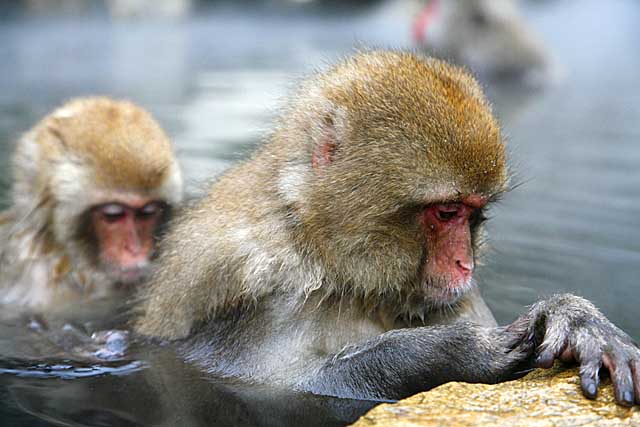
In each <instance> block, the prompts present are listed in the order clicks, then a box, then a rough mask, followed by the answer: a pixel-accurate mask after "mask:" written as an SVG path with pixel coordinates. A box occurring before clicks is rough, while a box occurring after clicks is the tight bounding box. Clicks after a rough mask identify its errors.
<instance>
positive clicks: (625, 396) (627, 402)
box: [622, 391, 633, 406]
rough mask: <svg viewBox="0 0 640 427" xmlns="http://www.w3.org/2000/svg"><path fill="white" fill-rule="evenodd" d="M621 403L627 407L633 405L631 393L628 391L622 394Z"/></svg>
mask: <svg viewBox="0 0 640 427" xmlns="http://www.w3.org/2000/svg"><path fill="white" fill-rule="evenodd" d="M622 403H624V404H625V405H629V406H631V405H633V393H631V392H630V391H625V392H624V393H622Z"/></svg>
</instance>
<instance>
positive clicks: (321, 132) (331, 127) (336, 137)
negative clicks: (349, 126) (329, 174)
mask: <svg viewBox="0 0 640 427" xmlns="http://www.w3.org/2000/svg"><path fill="white" fill-rule="evenodd" d="M345 125H346V118H345V114H344V112H343V111H342V110H340V109H334V110H333V111H332V112H330V113H328V114H326V115H325V116H324V117H323V119H322V120H321V121H320V123H319V124H318V126H317V127H316V129H314V132H313V134H312V141H313V152H312V153H311V166H312V167H313V168H314V169H317V168H322V167H325V166H328V165H329V164H331V163H332V162H333V160H334V158H335V155H336V153H337V151H338V148H339V146H340V142H341V141H342V137H343V135H344V133H345Z"/></svg>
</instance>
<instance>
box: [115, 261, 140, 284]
mask: <svg viewBox="0 0 640 427" xmlns="http://www.w3.org/2000/svg"><path fill="white" fill-rule="evenodd" d="M148 274H149V267H148V266H147V265H141V266H134V267H126V268H111V269H110V271H109V276H111V277H112V278H113V279H114V281H115V282H116V283H117V284H118V285H121V286H133V285H137V284H139V283H141V282H142V281H143V280H144V279H145V278H146V277H147V275H148Z"/></svg>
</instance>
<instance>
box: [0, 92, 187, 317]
mask: <svg viewBox="0 0 640 427" xmlns="http://www.w3.org/2000/svg"><path fill="white" fill-rule="evenodd" d="M13 173H14V180H15V181H14V184H13V188H12V192H11V197H12V203H13V205H12V206H11V208H10V209H9V210H7V211H6V212H3V213H2V214H0V236H1V237H2V240H1V241H0V303H3V304H7V305H12V306H24V307H28V308H30V309H38V310H45V311H46V310H50V309H54V308H55V307H57V306H59V305H60V304H61V303H62V302H65V303H68V302H73V301H76V300H81V299H87V298H93V297H100V296H104V295H107V294H109V293H110V292H111V291H112V290H114V289H116V288H122V287H127V286H131V285H134V284H137V283H139V282H140V281H141V280H142V279H143V278H144V277H145V276H146V275H147V273H148V270H149V267H150V262H151V260H152V258H153V257H154V248H155V246H156V239H157V237H158V233H159V232H160V231H161V229H162V226H163V225H164V224H165V222H166V220H167V219H168V217H169V214H170V212H171V208H172V206H175V205H176V204H177V203H178V202H180V200H181V197H182V179H181V174H180V169H179V167H178V164H177V162H176V160H175V158H174V155H173V151H172V147H171V143H170V142H169V140H168V138H167V136H166V135H165V133H164V131H163V130H162V129H161V128H160V127H159V125H158V124H157V123H156V122H155V120H154V119H153V118H152V117H151V116H150V115H149V114H148V113H147V112H146V111H144V110H143V109H141V108H140V107H137V106H136V105H134V104H132V103H130V102H126V101H114V100H111V99H108V98H84V99H75V100H72V101H70V102H68V103H67V104H65V105H63V106H62V107H60V108H58V109H56V110H55V111H53V112H52V113H51V114H50V115H48V116H47V117H45V118H44V119H43V120H42V121H40V122H39V123H38V124H37V125H36V126H35V127H34V128H33V129H31V130H29V131H28V132H27V133H26V134H25V135H24V136H22V138H21V139H20V140H19V141H18V144H17V147H16V152H15V155H14V158H13Z"/></svg>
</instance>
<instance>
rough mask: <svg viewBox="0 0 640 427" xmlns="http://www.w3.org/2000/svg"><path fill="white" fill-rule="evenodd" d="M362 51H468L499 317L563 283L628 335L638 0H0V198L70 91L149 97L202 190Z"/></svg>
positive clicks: (490, 296) (632, 293)
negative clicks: (476, 93)
mask: <svg viewBox="0 0 640 427" xmlns="http://www.w3.org/2000/svg"><path fill="white" fill-rule="evenodd" d="M367 46H374V47H397V48H410V49H416V50H418V51H423V52H426V53H430V54H434V55H437V56H440V57H443V58H446V59H449V60H452V61H455V62H458V63H461V64H464V65H466V66H468V67H469V68H470V69H472V70H473V72H474V73H476V74H477V76H478V77H479V79H480V80H481V81H482V83H483V86H484V87H485V89H486V91H487V93H488V95H489V97H490V99H491V101H492V102H493V104H494V108H495V111H496V114H497V115H498V117H499V119H500V121H501V123H502V125H503V128H504V134H505V135H506V138H507V140H508V146H509V151H510V155H511V163H512V165H513V171H514V177H515V178H514V183H516V184H520V185H518V186H517V188H516V189H515V190H514V191H512V192H511V193H510V194H508V195H507V196H506V197H505V199H504V201H503V202H501V203H500V204H499V205H498V206H496V207H495V208H494V209H493V211H492V212H491V214H492V215H491V216H492V219H491V220H490V221H489V228H490V231H491V251H490V253H489V254H488V258H487V260H486V263H485V264H486V265H484V266H482V268H481V270H480V272H479V280H480V282H481V287H482V290H483V294H484V295H485V297H486V299H487V302H488V304H489V306H490V307H491V308H492V309H493V311H494V313H495V314H496V317H497V318H498V321H499V322H500V323H506V322H509V321H511V320H513V319H514V318H515V317H516V315H517V314H518V313H521V312H522V311H523V310H524V306H525V305H527V304H530V303H532V302H534V301H535V300H537V299H539V298H540V297H543V296H545V295H549V294H552V293H556V292H564V291H570V292H574V293H576V294H579V295H583V296H585V297H587V298H589V299H591V300H593V301H594V302H595V304H596V305H597V306H599V307H600V308H601V309H602V310H603V311H604V313H605V314H606V315H607V316H608V317H609V318H611V319H612V320H613V321H614V322H616V323H617V324H618V325H619V326H620V327H622V328H623V329H624V330H626V331H627V332H629V333H630V334H632V335H633V336H634V337H635V338H636V339H640V322H639V321H638V312H639V306H640V167H639V165H640V80H639V76H640V3H639V2H637V1H636V0H611V1H607V2H603V1H598V0H562V1H560V0H556V1H554V0H523V1H521V2H517V1H515V0H485V1H481V0H420V1H419V0H415V1H414V0H377V1H372V0H351V1H340V0H315V1H313V0H262V1H260V0H254V1H213V0H212V1H205V0H200V1H198V0H16V1H10V0H4V1H0V64H1V65H0V76H1V77H0V207H1V206H6V205H7V203H8V200H7V198H6V194H7V189H8V187H9V185H10V181H11V177H10V169H9V164H10V154H11V152H12V150H13V146H14V143H15V141H16V140H17V138H18V137H19V136H20V134H21V133H22V132H24V131H26V130H27V129H28V128H30V127H31V126H32V125H33V124H34V123H35V122H36V121H37V120H39V119H40V118H41V117H43V116H44V115H45V114H46V113H47V112H48V111H50V110H51V109H52V108H54V107H56V106H58V105H60V104H61V103H63V102H64V101H65V100H67V99H69V98H71V97H75V96H81V95H95V94H105V95H109V96H113V97H118V98H128V99H130V100H132V101H134V102H136V103H138V104H140V105H141V106H143V107H145V108H147V109H148V110H150V111H151V112H152V113H153V114H154V115H155V116H156V118H157V119H158V121H159V122H160V123H161V125H162V126H163V127H164V128H165V129H166V130H167V131H168V133H169V134H170V136H171V137H172V138H173V140H174V141H175V144H176V147H177V152H178V157H179V160H180V162H181V165H182V167H183V168H184V171H185V175H186V178H187V186H188V187H187V188H188V191H189V192H190V193H191V194H192V195H197V194H198V193H199V191H200V188H202V185H203V183H205V182H206V181H208V180H210V179H212V178H214V177H215V176H216V175H218V174H219V173H220V172H221V171H223V170H224V169H225V168H226V167H227V166H228V165H229V164H230V163H232V162H234V161H237V160H238V159H242V158H244V157H246V156H247V154H248V153H249V152H250V151H251V149H252V148H253V147H254V146H255V145H256V144H258V143H259V142H260V138H261V135H264V134H265V131H267V130H268V129H269V127H270V123H271V121H272V118H273V115H274V113H275V112H276V111H277V108H278V106H279V105H281V104H282V103H283V102H284V98H285V97H286V94H287V93H288V92H289V91H290V89H291V88H292V86H295V84H296V82H297V81H298V80H299V79H301V78H302V77H304V76H305V75H306V74H308V73H311V72H313V71H314V70H317V69H322V68H323V67H324V66H325V65H326V64H327V63H330V62H331V61H333V60H335V59H336V58H339V57H341V56H344V55H347V54H350V53H353V52H354V49H356V48H358V47H367ZM0 394H1V393H0ZM0 414H1V412H0ZM69 425H70V424H69ZM74 425H75V424H74Z"/></svg>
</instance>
